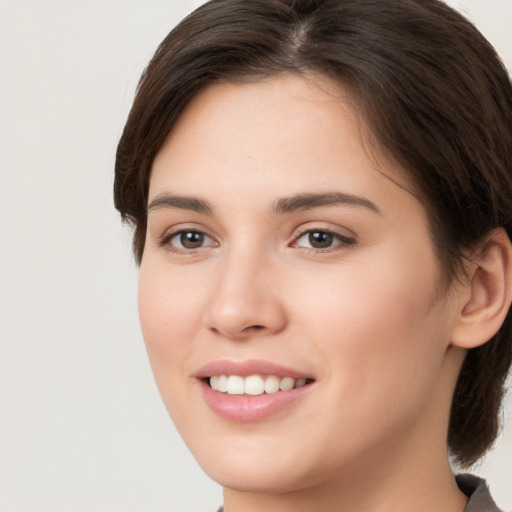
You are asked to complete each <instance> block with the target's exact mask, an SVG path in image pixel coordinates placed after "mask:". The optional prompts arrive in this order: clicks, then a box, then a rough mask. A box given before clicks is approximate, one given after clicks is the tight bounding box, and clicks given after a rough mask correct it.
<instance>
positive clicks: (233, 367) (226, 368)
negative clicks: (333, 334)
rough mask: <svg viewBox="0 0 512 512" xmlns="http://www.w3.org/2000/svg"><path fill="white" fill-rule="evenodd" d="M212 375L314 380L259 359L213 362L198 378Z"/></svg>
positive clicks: (201, 369) (307, 375)
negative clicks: (269, 376) (266, 376)
mask: <svg viewBox="0 0 512 512" xmlns="http://www.w3.org/2000/svg"><path fill="white" fill-rule="evenodd" d="M212 375H239V376H240V377H248V376H249V375H275V376H277V377H292V378H294V379H306V378H309V379H312V378H313V377H312V376H311V375H309V374H306V373H304V372H301V371H298V370H294V369H293V368H288V367H286V366H283V365H281V364H277V363H274V362H271V361H265V360H259V359H247V360H244V361H232V360H228V359H224V360H218V361H212V362H210V363H207V364H205V365H204V366H203V367H201V368H200V369H199V371H198V372H197V374H196V377H197V378H199V379H205V378H207V377H211V376H212Z"/></svg>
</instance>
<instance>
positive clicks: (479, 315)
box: [451, 228, 512, 349]
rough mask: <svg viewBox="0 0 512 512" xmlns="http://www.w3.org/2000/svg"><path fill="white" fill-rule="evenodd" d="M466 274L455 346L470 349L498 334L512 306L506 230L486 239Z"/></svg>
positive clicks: (511, 268) (510, 254) (511, 259)
mask: <svg viewBox="0 0 512 512" xmlns="http://www.w3.org/2000/svg"><path fill="white" fill-rule="evenodd" d="M466 271H467V275H468V276H467V279H468V280H467V283H466V284H465V285H464V292H463V293H461V295H460V297H461V301H460V303H459V310H458V312H457V318H456V321H455V324H454V329H453V331H452V337H451V343H452V345H455V346H457V347H460V348H466V349H470V348H474V347H478V346H480V345H483V344H484V343H485V342H487V341H488V340H490V339H491V338H492V337H493V336H494V335H495V334H496V333H497V332H498V330H499V329H500V327H501V325H502V324H503V321H504V320H505V317H506V315H507V312H508V310H509V307H510V304H511V302H512V246H511V243H510V240H509V238H508V236H507V233H506V232H505V230H504V229H503V228H498V229H494V230H492V231H491V232H490V233H489V234H488V235H487V236H486V238H485V239H484V244H483V245H482V246H481V247H479V248H478V249H477V251H475V254H474V255H472V257H471V261H470V262H469V263H468V265H467V268H466Z"/></svg>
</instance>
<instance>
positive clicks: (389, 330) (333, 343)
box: [299, 252, 448, 409]
mask: <svg viewBox="0 0 512 512" xmlns="http://www.w3.org/2000/svg"><path fill="white" fill-rule="evenodd" d="M413 255H414V256H415V257H416V256H417V257H416V258H415V257H411V255H410V254H408V258H403V257H400V254H396V252H393V253H392V254H384V253H379V254H375V255H372V257H371V261H369V260H367V261H363V260H361V262H358V263H357V264H354V265H350V266H347V267H346V268H339V269H335V270H336V272H334V271H333V272H329V273H328V274H327V273H326V274H325V276H319V275H316V276H315V280H314V281H311V282H309V281H308V282H304V283H303V284H302V287H301V288H302V290H303V291H306V290H309V292H308V293H303V294H301V296H300V299H299V300H300V303H301V305H300V309H301V310H302V311H307V312H308V314H307V317H305V318H307V321H305V322H304V323H303V330H304V331H305V332H306V333H307V334H306V338H309V339H316V340H317V349H318V350H319V351H321V352H322V353H323V357H324V358H326V359H327V360H329V361H330V362H331V364H329V365H325V366H324V370H323V371H324V372H325V375H324V376H325V377H326V378H328V379H329V380H332V381H333V382H336V383H337V386H339V387H340V388H342V389H343V390H344V392H343V393H340V396H344V397H345V398H344V399H347V397H348V399H349V400H353V401H354V403H353V406H354V408H355V409H357V408H358V407H361V406H363V405H366V406H369V404H374V405H375V406H376V407H378V404H379V403H381V404H389V402H387V401H386V400H385V398H389V396H390V395H394V396H400V397H401V398H402V399H403V401H404V402H407V401H409V403H412V402H415V401H417V400H419V399H421V397H422V396H423V397H424V396H426V395H428V392H426V390H427V389H428V388H429V387H430V386H433V385H434V382H435V378H436V375H437V373H438V372H439V371H440V368H441V365H442V361H443V357H444V353H445V350H446V344H447V337H448V336H447V333H446V332H445V330H444V322H443V315H442V314H441V308H440V307H439V304H438V302H437V301H436V300H434V297H435V296H436V295H435V294H436V275H437V274H436V267H435V261H434V259H433V257H425V255H423V256H422V255H420V254H417V255H416V254H414V253H413ZM418 258H419V259H418ZM418 261H420V262H421V266H418ZM374 263H375V264H374ZM418 269H420V270H418ZM315 290H316V293H314V291H315ZM383 399H384V400H383ZM386 407H389V405H386Z"/></svg>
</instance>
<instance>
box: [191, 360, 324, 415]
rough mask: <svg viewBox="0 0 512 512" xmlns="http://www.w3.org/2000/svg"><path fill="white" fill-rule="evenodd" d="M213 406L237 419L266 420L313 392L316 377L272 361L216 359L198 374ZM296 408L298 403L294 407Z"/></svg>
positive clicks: (207, 399) (206, 395) (207, 398)
mask: <svg viewBox="0 0 512 512" xmlns="http://www.w3.org/2000/svg"><path fill="white" fill-rule="evenodd" d="M196 378H198V380H199V382H200V383H201V390H202V396H203V399H204V401H205V403H206V405H208V406H209V408H210V409H211V410H212V411H213V412H214V413H216V414H217V415H219V416H221V417H222V418H224V419H228V420H231V421H236V422H255V421H262V420H265V419H266V418H269V417H270V416H274V415H275V414H277V413H279V412H280V411H282V412H283V414H284V413H285V412H286V411H290V410H291V409H290V407H292V404H299V403H301V402H302V400H304V399H305V397H306V396H307V395H309V394H310V390H312V389H313V387H314V384H315V382H316V380H315V379H314V378H313V377H312V376H311V375H308V374H305V373H303V372H301V371H297V370H294V369H291V368H287V367H284V366H281V365H279V364H275V363H273V362H269V361H261V360H247V361H229V360H222V361H214V362H212V363H209V364H207V365H206V366H204V367H203V368H202V369H201V370H200V371H199V372H198V374H197V375H196ZM294 407H295V406H294Z"/></svg>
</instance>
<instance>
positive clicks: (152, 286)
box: [138, 261, 201, 387]
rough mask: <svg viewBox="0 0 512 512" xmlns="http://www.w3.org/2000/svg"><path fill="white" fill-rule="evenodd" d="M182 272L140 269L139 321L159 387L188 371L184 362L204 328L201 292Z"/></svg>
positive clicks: (148, 266) (150, 267)
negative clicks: (196, 334) (194, 340)
mask: <svg viewBox="0 0 512 512" xmlns="http://www.w3.org/2000/svg"><path fill="white" fill-rule="evenodd" d="M196 284H197V283H194V282H193V281H192V282H191V280H190V275H189V276H188V279H185V277H184V276H183V273H180V272H179V271H174V272H169V270H168V269H167V270H166V269H163V268H159V267H158V265H151V264H147V265H145V264H144V261H143V263H142V265H141V268H140V275H139V289H138V306H139V317H140V323H141V328H142V333H143V336H144V341H145V344H146V348H147V352H148V356H149V359H150V363H151V366H152V368H153V372H154V374H155V379H156V381H157V384H158V385H159V387H161V386H160V384H161V383H162V382H161V381H162V380H163V379H171V380H173V381H176V382H177V381H178V377H180V378H181V377H182V376H183V373H184V372H185V371H186V368H185V367H184V365H183V361H184V360H186V359H187V354H189V353H190V352H191V350H192V348H193V344H192V343H191V341H192V340H193V339H194V337H195V333H196V332H197V329H198V328H199V326H200V325H201V322H200V319H201V307H200V300H199V299H200V295H201V294H200V291H199V290H200V289H199V288H197V286H196Z"/></svg>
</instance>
